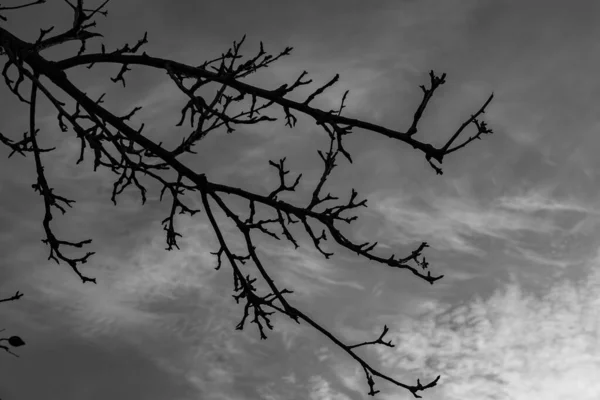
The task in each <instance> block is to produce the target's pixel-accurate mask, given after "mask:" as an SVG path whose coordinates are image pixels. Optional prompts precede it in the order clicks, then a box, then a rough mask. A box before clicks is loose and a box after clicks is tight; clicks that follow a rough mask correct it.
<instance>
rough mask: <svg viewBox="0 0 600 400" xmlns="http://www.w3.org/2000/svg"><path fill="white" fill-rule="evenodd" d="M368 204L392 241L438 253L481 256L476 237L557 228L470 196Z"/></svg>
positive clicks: (394, 197)
mask: <svg viewBox="0 0 600 400" xmlns="http://www.w3.org/2000/svg"><path fill="white" fill-rule="evenodd" d="M432 197H433V196H432ZM369 204H370V206H371V207H372V209H373V210H374V211H375V212H376V213H378V214H380V217H381V218H384V219H385V226H386V228H385V229H387V230H388V232H390V233H391V234H392V238H393V239H394V240H397V241H399V242H400V243H402V244H414V243H417V242H418V241H428V242H431V244H432V246H434V247H435V248H436V249H438V250H454V251H459V252H465V253H471V254H477V255H481V254H484V251H483V249H481V248H478V247H477V246H476V245H474V244H473V239H476V238H477V237H481V236H486V237H491V238H496V239H504V240H507V239H509V238H510V237H511V235H514V234H515V233H519V232H534V233H538V234H548V233H552V232H554V231H555V230H556V229H557V227H556V225H555V224H554V223H553V222H552V221H551V220H548V219H542V218H539V217H535V216H531V215H526V214H522V213H517V212H514V211H510V210H505V209H502V208H500V207H494V206H493V205H492V204H482V203H481V202H479V201H477V200H475V199H474V198H470V197H456V196H454V197H450V196H443V195H439V197H433V198H418V197H413V196H410V195H408V194H405V193H394V194H387V195H382V194H375V195H373V196H371V197H370V199H369Z"/></svg>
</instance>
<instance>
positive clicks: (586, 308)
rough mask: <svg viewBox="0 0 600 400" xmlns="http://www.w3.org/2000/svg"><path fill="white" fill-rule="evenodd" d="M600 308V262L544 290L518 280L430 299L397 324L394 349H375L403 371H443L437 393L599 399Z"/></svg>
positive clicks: (497, 399) (444, 398)
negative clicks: (584, 275)
mask: <svg viewBox="0 0 600 400" xmlns="http://www.w3.org/2000/svg"><path fill="white" fill-rule="evenodd" d="M599 309H600V269H597V266H596V269H595V271H594V272H593V273H592V274H591V275H590V276H589V278H588V279H587V280H586V281H583V282H581V283H577V284H572V283H569V282H562V283H557V284H556V285H555V286H553V287H552V288H550V289H549V290H548V291H547V292H546V293H545V294H543V295H540V296H533V295H529V294H525V293H523V291H522V290H521V289H520V287H519V285H518V284H514V283H513V284H510V285H508V286H507V287H506V288H505V289H504V290H500V291H497V292H496V293H495V294H494V295H492V296H491V297H490V298H489V299H487V300H482V299H476V300H473V301H471V302H469V303H467V304H464V305H460V306H455V307H447V306H444V305H442V304H435V305H432V307H431V308H430V310H429V311H428V312H425V313H423V314H422V315H421V316H420V317H418V318H415V319H412V320H409V321H403V322H402V323H400V324H399V326H398V327H396V328H395V329H391V331H392V332H393V331H395V332H396V334H395V337H394V336H392V337H393V342H394V343H395V344H396V348H395V349H394V350H390V349H388V348H385V349H382V348H374V350H375V351H376V352H377V353H378V354H379V356H380V358H381V360H382V364H383V366H384V367H385V368H386V369H387V370H388V371H394V370H395V372H396V373H397V374H398V375H397V376H402V375H403V374H404V375H405V374H406V373H407V372H410V373H415V374H417V375H418V376H420V377H422V378H423V379H428V378H430V377H435V376H436V375H438V374H442V379H441V381H440V388H439V389H437V390H436V392H435V394H436V396H434V397H433V398H434V399H440V400H455V399H456V400H458V399H460V400H471V399H473V400H486V399H490V400H492V399H494V400H526V399H527V400H528V399H544V400H565V399H578V400H593V399H598V398H600V380H599V379H598V377H599V376H600V314H599V313H598V310H599ZM400 371H404V372H400ZM437 396H439V397H437Z"/></svg>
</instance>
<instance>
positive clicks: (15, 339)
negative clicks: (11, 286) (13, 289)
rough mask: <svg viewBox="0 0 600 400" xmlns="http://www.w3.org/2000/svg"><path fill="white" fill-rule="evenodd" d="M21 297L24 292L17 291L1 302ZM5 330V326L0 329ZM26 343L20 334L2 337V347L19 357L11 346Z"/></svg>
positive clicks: (0, 301)
mask: <svg viewBox="0 0 600 400" xmlns="http://www.w3.org/2000/svg"><path fill="white" fill-rule="evenodd" d="M21 297H23V293H21V292H19V291H17V293H15V294H14V295H12V296H11V297H7V298H4V299H0V303H4V302H8V301H15V300H19V299H20V298H21ZM5 330H6V329H4V328H3V329H0V332H4V331H5ZM3 342H6V343H7V344H8V346H7V345H5V344H2V343H3ZM24 345H25V342H24V341H23V339H21V337H20V336H9V337H3V338H0V349H2V350H4V351H6V352H7V353H9V354H12V355H13V356H15V357H19V356H18V355H16V354H15V353H13V352H12V350H11V347H20V346H24Z"/></svg>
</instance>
